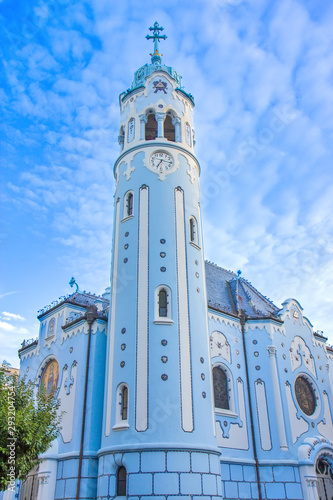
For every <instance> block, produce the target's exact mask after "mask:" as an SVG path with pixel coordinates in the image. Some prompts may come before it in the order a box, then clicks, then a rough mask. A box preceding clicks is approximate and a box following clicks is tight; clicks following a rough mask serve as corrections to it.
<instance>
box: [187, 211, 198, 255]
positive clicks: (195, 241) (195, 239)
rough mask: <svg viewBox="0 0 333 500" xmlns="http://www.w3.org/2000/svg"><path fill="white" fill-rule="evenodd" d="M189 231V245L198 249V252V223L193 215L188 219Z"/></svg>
mask: <svg viewBox="0 0 333 500" xmlns="http://www.w3.org/2000/svg"><path fill="white" fill-rule="evenodd" d="M188 220H189V231H190V233H189V234H190V244H191V245H193V246H194V247H195V248H198V249H199V250H200V246H199V226H198V221H197V219H196V217H194V215H190V217H189V219H188ZM193 224H194V237H193V238H192V225H193Z"/></svg>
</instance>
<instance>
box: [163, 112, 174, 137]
mask: <svg viewBox="0 0 333 500" xmlns="http://www.w3.org/2000/svg"><path fill="white" fill-rule="evenodd" d="M164 137H165V138H166V139H168V141H173V142H175V127H174V125H173V124H172V119H171V116H170V115H167V116H166V118H165V120H164Z"/></svg>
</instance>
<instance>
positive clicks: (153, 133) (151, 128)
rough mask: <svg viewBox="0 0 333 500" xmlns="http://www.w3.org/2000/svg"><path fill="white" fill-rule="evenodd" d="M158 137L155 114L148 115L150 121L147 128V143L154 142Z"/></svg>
mask: <svg viewBox="0 0 333 500" xmlns="http://www.w3.org/2000/svg"><path fill="white" fill-rule="evenodd" d="M156 137H157V121H156V118H155V115H154V114H150V115H148V120H147V123H146V127H145V138H146V141H153V140H155V139H156Z"/></svg>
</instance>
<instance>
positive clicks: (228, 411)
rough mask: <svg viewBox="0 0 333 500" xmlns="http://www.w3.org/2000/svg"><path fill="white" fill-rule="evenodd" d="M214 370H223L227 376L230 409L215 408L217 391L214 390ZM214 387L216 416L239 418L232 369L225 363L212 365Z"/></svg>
mask: <svg viewBox="0 0 333 500" xmlns="http://www.w3.org/2000/svg"><path fill="white" fill-rule="evenodd" d="M214 368H218V369H220V370H222V371H223V372H224V373H225V375H226V381H227V393H228V404H229V408H228V409H227V408H218V407H216V406H215V390H214V373H213V370H214ZM212 386H213V404H214V411H215V414H216V415H225V416H228V417H238V414H237V413H236V408H235V392H234V381H233V377H232V373H231V371H230V369H229V368H228V367H227V366H226V365H225V364H224V363H214V365H212Z"/></svg>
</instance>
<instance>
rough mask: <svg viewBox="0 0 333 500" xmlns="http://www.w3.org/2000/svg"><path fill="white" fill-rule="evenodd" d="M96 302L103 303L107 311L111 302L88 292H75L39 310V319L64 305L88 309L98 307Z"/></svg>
mask: <svg viewBox="0 0 333 500" xmlns="http://www.w3.org/2000/svg"><path fill="white" fill-rule="evenodd" d="M96 302H99V303H102V304H103V308H104V309H105V308H106V307H107V306H108V305H109V300H108V299H105V298H104V297H101V296H99V295H94V294H92V293H87V292H74V293H72V294H71V295H63V296H62V297H59V299H58V300H54V301H53V302H51V304H50V305H48V306H45V307H44V308H43V309H39V311H38V312H37V318H38V319H41V318H42V317H43V316H44V315H45V314H48V313H49V312H50V311H54V310H55V309H57V308H58V307H59V306H60V305H62V304H72V305H77V306H81V307H88V306H91V305H96Z"/></svg>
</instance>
